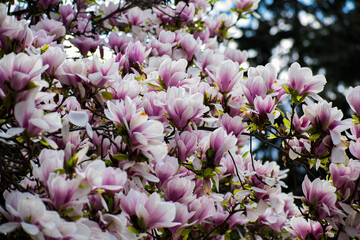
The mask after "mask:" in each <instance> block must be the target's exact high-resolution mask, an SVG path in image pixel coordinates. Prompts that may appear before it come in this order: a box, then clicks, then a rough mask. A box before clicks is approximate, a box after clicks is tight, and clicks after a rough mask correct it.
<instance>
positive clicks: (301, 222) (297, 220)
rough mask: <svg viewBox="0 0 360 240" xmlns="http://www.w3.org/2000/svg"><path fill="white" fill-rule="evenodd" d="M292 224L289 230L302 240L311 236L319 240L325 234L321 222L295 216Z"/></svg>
mask: <svg viewBox="0 0 360 240" xmlns="http://www.w3.org/2000/svg"><path fill="white" fill-rule="evenodd" d="M290 225H291V228H289V229H288V230H289V232H290V233H291V234H292V235H293V236H294V237H296V238H299V239H300V240H306V239H309V238H310V239H316V240H318V239H321V236H322V235H323V229H322V227H321V224H320V223H319V222H315V221H313V220H310V219H309V220H307V221H306V220H305V219H304V218H303V217H293V218H292V219H291V220H290Z"/></svg>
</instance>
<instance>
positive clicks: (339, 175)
mask: <svg viewBox="0 0 360 240" xmlns="http://www.w3.org/2000/svg"><path fill="white" fill-rule="evenodd" d="M330 173H331V176H332V181H333V184H334V187H336V188H337V192H338V193H340V195H341V196H342V197H343V198H344V199H345V200H346V199H347V198H348V197H350V196H351V194H352V193H353V192H354V190H355V187H356V180H357V179H358V178H359V175H360V163H359V161H356V160H350V162H349V165H348V166H345V165H344V164H334V163H331V164H330Z"/></svg>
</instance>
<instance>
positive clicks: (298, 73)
mask: <svg viewBox="0 0 360 240" xmlns="http://www.w3.org/2000/svg"><path fill="white" fill-rule="evenodd" d="M288 78H289V82H288V83H287V84H286V86H288V87H289V88H290V89H292V90H296V91H298V93H299V96H303V95H305V94H309V95H310V96H316V93H319V92H321V91H322V90H323V89H324V85H325V83H326V79H325V77H324V76H322V75H317V76H313V75H312V71H311V69H310V68H304V67H303V68H302V67H301V66H300V64H298V63H293V64H292V65H291V66H290V68H289V71H288Z"/></svg>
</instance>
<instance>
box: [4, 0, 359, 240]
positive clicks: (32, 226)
mask: <svg viewBox="0 0 360 240" xmlns="http://www.w3.org/2000/svg"><path fill="white" fill-rule="evenodd" d="M5 2H6V1H5ZM258 2H259V0H235V1H234V3H233V8H232V9H231V14H224V13H223V14H216V13H215V12H214V10H213V8H214V4H215V1H214V0H211V1H206V0H188V1H185V2H183V1H166V0H152V1H137V0H128V1H118V2H111V3H109V2H106V1H105V2H100V1H95V0H90V1H87V0H86V1H83V0H74V1H73V2H72V3H71V4H66V3H63V2H61V1H59V0H39V1H24V0H23V1H19V2H16V4H15V5H14V3H11V2H7V3H6V4H1V5H0V152H1V154H0V160H1V161H0V171H1V172H0V174H1V186H0V188H1V193H2V197H1V207H0V213H1V225H0V233H1V236H2V237H4V238H7V239H28V238H31V239H239V238H245V239H329V238H334V239H351V238H353V239H355V238H356V239H358V238H359V237H360V227H359V225H360V213H359V197H360V191H359V190H360V189H359V187H360V186H359V183H360V176H359V175H360V162H359V160H358V159H359V158H360V125H359V123H360V98H359V95H360V87H355V88H351V89H350V90H348V92H347V95H346V98H347V101H348V103H349V104H350V106H351V108H352V110H353V111H354V112H355V114H354V116H353V119H345V120H344V119H343V113H342V112H341V110H340V109H338V108H336V107H334V106H333V105H332V103H329V102H326V101H325V100H323V99H322V98H321V97H320V96H319V95H318V93H320V92H321V91H322V90H323V88H324V85H325V83H326V80H325V77H324V76H313V74H312V71H311V70H310V69H308V68H306V67H302V66H300V65H299V64H297V63H293V64H292V65H291V67H290V68H289V70H288V75H287V77H285V78H284V79H279V78H278V77H277V72H276V70H275V68H274V67H273V66H272V65H271V64H267V65H266V66H257V67H250V68H248V69H244V65H243V67H242V63H243V62H244V61H246V56H247V55H246V52H243V51H240V50H236V49H232V48H230V47H229V34H228V32H229V29H231V28H232V27H234V26H236V24H237V22H238V21H239V20H241V19H242V18H246V17H247V16H248V15H249V14H252V13H254V11H255V10H256V8H257V5H258ZM228 12H229V13H230V11H228ZM74 49H75V50H76V51H75V50H74ZM280 106H282V107H280ZM281 109H283V110H281ZM272 139H277V141H273V140H272ZM255 140H256V141H261V142H263V143H265V144H267V145H269V146H272V147H273V148H274V149H276V150H277V151H279V152H280V156H281V157H282V158H281V159H279V161H277V162H269V161H266V159H263V160H261V159H257V158H256V156H255V155H254V154H253V147H252V146H253V142H254V141H255ZM289 166H291V167H292V166H296V167H301V168H302V169H306V171H307V175H305V178H304V179H303V181H302V191H303V195H302V196H294V195H293V194H292V193H285V192H286V191H284V188H286V187H287V186H286V184H285V182H284V179H285V178H287V172H288V171H287V167H289Z"/></svg>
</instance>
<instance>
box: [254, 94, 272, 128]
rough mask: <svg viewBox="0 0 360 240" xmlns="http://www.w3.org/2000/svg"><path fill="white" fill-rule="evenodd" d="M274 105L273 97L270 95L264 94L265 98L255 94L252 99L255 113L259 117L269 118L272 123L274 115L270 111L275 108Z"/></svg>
mask: <svg viewBox="0 0 360 240" xmlns="http://www.w3.org/2000/svg"><path fill="white" fill-rule="evenodd" d="M275 107H276V104H275V99H273V98H272V97H271V96H270V95H266V97H265V98H263V97H261V96H257V97H255V99H254V110H255V113H257V114H258V115H259V117H260V118H263V117H267V118H269V120H270V122H271V123H272V124H273V123H274V119H275V116H274V115H273V114H272V112H273V111H274V110H275Z"/></svg>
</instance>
